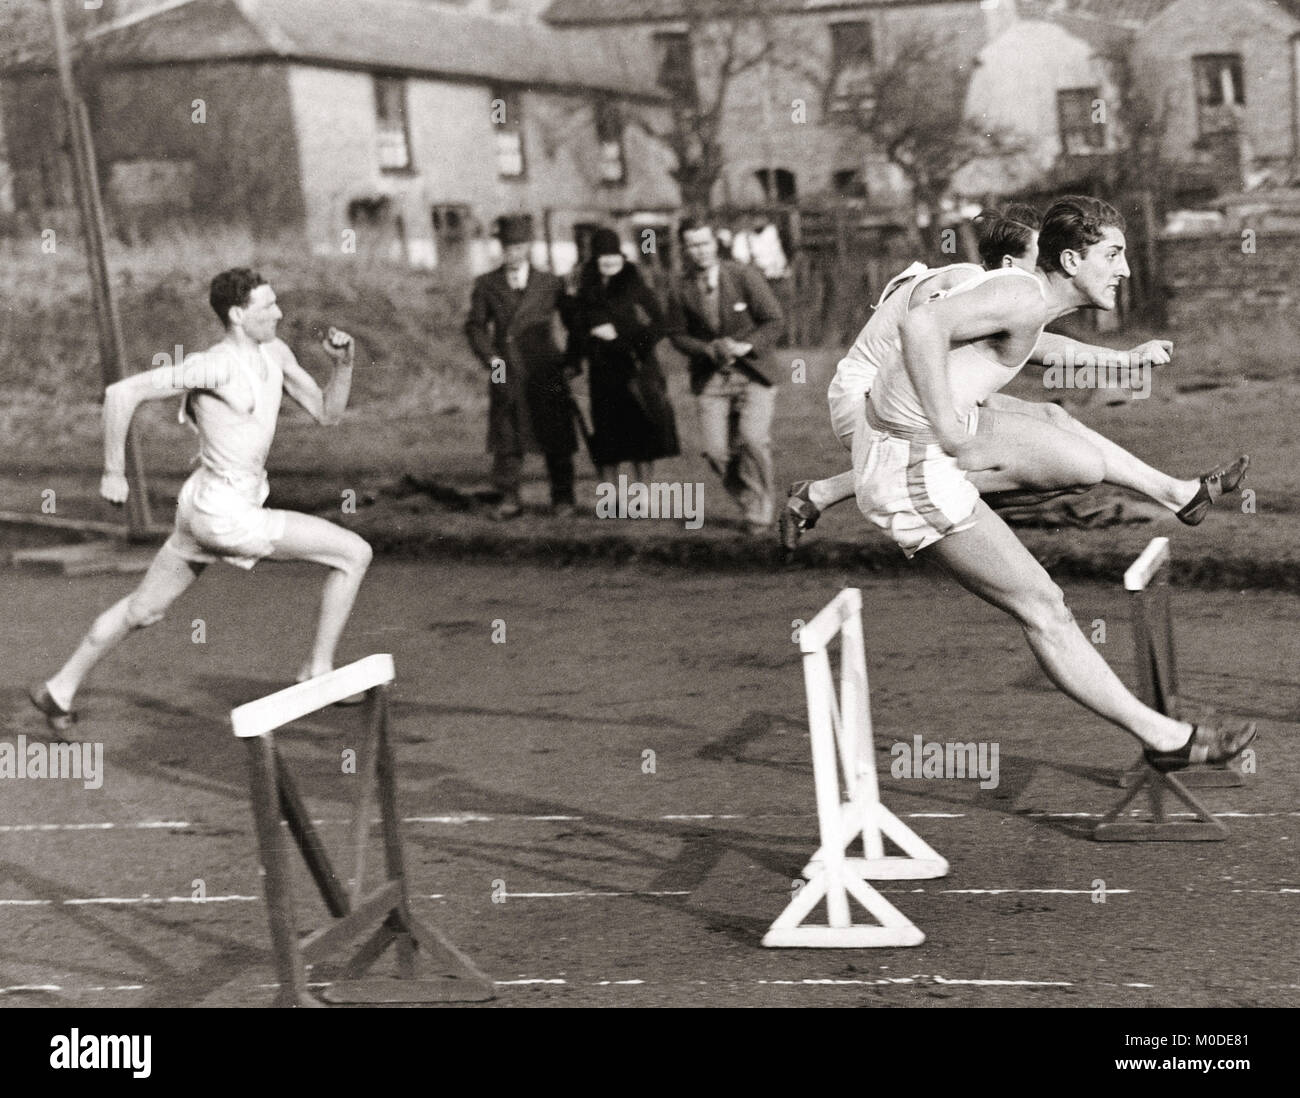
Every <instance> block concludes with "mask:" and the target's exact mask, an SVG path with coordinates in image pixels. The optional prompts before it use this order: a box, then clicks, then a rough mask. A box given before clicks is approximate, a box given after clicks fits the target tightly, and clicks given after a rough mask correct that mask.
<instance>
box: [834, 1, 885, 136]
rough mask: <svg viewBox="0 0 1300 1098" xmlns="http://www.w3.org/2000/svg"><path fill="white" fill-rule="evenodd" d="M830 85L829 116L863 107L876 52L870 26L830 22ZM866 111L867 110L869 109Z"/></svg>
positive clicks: (858, 23)
mask: <svg viewBox="0 0 1300 1098" xmlns="http://www.w3.org/2000/svg"><path fill="white" fill-rule="evenodd" d="M830 31H831V73H832V76H833V83H832V85H831V100H830V109H831V112H832V113H843V112H853V111H856V110H858V109H859V108H860V107H862V106H863V105H864V104H863V100H864V98H865V97H867V96H869V95H870V91H871V64H872V60H873V58H874V54H875V50H874V46H873V43H872V36H871V24H870V23H868V22H866V21H865V20H855V21H854V22H851V23H832V24H831V25H830ZM868 109H869V108H868Z"/></svg>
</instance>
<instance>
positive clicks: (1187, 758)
mask: <svg viewBox="0 0 1300 1098" xmlns="http://www.w3.org/2000/svg"><path fill="white" fill-rule="evenodd" d="M1254 739H1255V722H1254V721H1234V720H1218V721H1215V722H1214V723H1212V724H1211V723H1208V722H1206V723H1202V724H1196V725H1193V726H1192V734H1191V736H1189V737H1188V739H1187V743H1185V744H1184V745H1183V746H1182V747H1180V748H1178V750H1177V751H1153V750H1152V749H1151V748H1147V749H1146V751H1144V752H1143V754H1144V755H1145V756H1146V760H1147V762H1148V763H1150V764H1151V765H1152V766H1153V767H1155V768H1156V769H1157V770H1160V771H1165V772H1168V771H1170V770H1185V769H1186V768H1187V767H1189V766H1197V765H1199V764H1201V763H1221V762H1227V761H1228V760H1229V759H1235V758H1236V757H1237V756H1238V755H1240V754H1241V753H1242V752H1243V751H1245V750H1246V748H1247V747H1249V746H1250V744H1251V742H1252V741H1253V740H1254Z"/></svg>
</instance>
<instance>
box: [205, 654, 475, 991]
mask: <svg viewBox="0 0 1300 1098" xmlns="http://www.w3.org/2000/svg"><path fill="white" fill-rule="evenodd" d="M395 678H396V672H395V670H394V667H393V657H392V656H390V655H373V656H367V657H365V658H364V659H361V660H358V661H357V662H356V663H350V664H348V665H347V666H346V667H340V668H338V669H337V670H334V671H330V672H328V673H327V674H324V675H319V676H317V677H316V678H314V679H308V680H307V681H306V682H302V683H299V684H298V685H296V686H290V687H288V688H287V689H284V690H280V691H277V692H276V693H274V694H268V695H267V696H266V697H263V698H258V699H257V700H256V701H251V702H248V703H247V704H246V705H241V706H238V707H237V708H235V709H232V710H231V712H230V723H231V727H232V728H233V730H234V733H235V736H236V737H238V738H239V739H242V740H243V741H244V742H245V743H246V744H247V746H248V763H249V776H250V786H251V793H252V804H253V822H254V825H255V827H256V830H257V846H258V854H259V857H260V859H261V876H262V887H263V892H264V895H265V898H266V906H267V914H268V916H269V919H270V925H271V946H272V952H273V954H274V956H275V966H276V973H277V976H278V978H279V985H280V987H279V993H278V995H277V998H276V1000H275V1005H276V1006H288V1007H298V1006H301V1007H319V1006H322V1005H324V1004H322V1003H321V1002H320V1001H318V1000H317V999H315V998H314V997H313V996H311V995H310V994H309V993H308V991H307V975H306V970H307V968H308V966H310V965H314V964H318V963H320V962H322V961H324V960H326V959H327V958H328V957H329V956H330V955H331V954H333V953H334V952H335V951H337V950H340V949H342V948H344V947H345V946H348V945H350V944H352V943H353V942H355V941H356V940H357V939H359V938H361V937H362V936H363V935H366V934H367V933H368V932H369V937H368V938H366V940H365V941H364V943H363V944H362V945H361V947H360V948H359V949H358V950H357V951H356V953H355V954H354V955H353V956H352V957H351V958H350V959H349V960H348V961H347V963H346V965H345V966H344V967H343V969H342V971H341V972H340V974H339V979H338V981H336V982H334V983H332V984H331V986H330V987H328V988H327V989H326V990H325V991H324V992H323V994H322V997H323V998H324V999H326V1000H327V1001H329V1002H332V1003H433V1002H481V1001H483V1000H486V999H491V998H493V997H494V986H493V983H492V981H491V979H490V978H489V977H487V976H485V975H484V974H483V973H482V972H480V971H479V969H478V968H477V967H476V966H475V964H474V962H473V961H471V960H470V959H469V957H467V956H466V955H465V954H464V953H462V952H461V951H460V950H459V949H457V948H456V946H455V945H453V944H452V943H451V942H450V941H449V940H448V939H447V938H446V937H445V936H444V935H443V934H441V933H440V932H439V931H437V930H435V929H433V928H430V927H428V926H426V925H424V924H423V923H420V922H417V921H416V920H415V919H414V918H412V916H411V910H410V896H409V894H408V891H407V884H406V869H405V860H404V857H403V853H402V837H401V831H400V825H401V817H400V816H399V815H398V811H397V788H396V768H395V765H394V761H393V752H392V746H391V744H390V743H389V717H388V685H389V684H390V683H392V682H393V680H394V679H395ZM362 691H364V692H365V693H366V721H365V733H364V735H363V737H362V739H361V741H360V743H359V745H358V750H357V773H356V779H357V790H356V815H355V818H354V820H353V825H352V834H351V843H350V845H351V849H352V865H353V875H352V887H351V890H350V891H349V890H347V889H345V888H344V886H343V884H342V882H341V881H340V880H339V878H338V876H337V874H336V873H335V872H334V867H333V865H332V863H331V862H330V859H329V856H328V854H327V852H326V850H325V845H324V843H322V842H321V839H320V837H319V835H318V834H317V832H316V830H315V828H314V827H313V826H312V822H311V817H310V816H309V815H308V813H307V809H306V806H305V805H304V803H303V800H302V798H301V796H300V795H299V793H298V789H297V786H296V784H295V783H294V781H293V778H292V777H291V775H290V773H289V770H288V768H287V767H286V766H285V763H284V760H283V759H282V758H281V756H280V753H279V750H278V749H277V748H276V745H275V739H274V732H275V730H276V729H278V728H281V727H283V726H284V725H286V724H289V723H291V722H293V721H296V720H299V719H300V718H302V717H305V716H307V715H308V714H310V713H314V712H316V711H317V710H319V709H324V708H325V707H327V706H330V705H333V704H334V703H335V702H337V701H340V700H342V699H343V698H346V697H348V696H349V695H352V694H358V693H361V692H362ZM372 782H373V784H374V787H375V792H376V793H377V794H378V799H379V810H380V825H381V828H382V832H383V842H384V859H385V869H386V873H385V880H384V883H383V884H381V885H380V886H378V887H377V888H375V889H373V890H372V891H370V892H368V893H367V892H365V890H364V880H365V868H366V867H365V851H366V843H367V840H368V838H369V835H370V816H371V812H372V811H373V809H372V806H371V798H372V791H371V784H372ZM282 819H283V822H284V823H286V824H287V825H288V829H289V833H290V835H292V836H293V840H294V842H295V843H296V844H297V846H298V849H299V851H300V852H301V853H302V857H303V860H304V861H305V862H306V864H307V868H308V870H309V871H310V873H311V876H312V879H313V880H314V882H315V884H316V887H317V889H318V890H319V891H320V894H321V898H322V899H323V900H324V901H325V906H326V908H327V909H328V910H329V913H330V915H331V916H333V918H334V920H335V921H334V922H333V923H330V924H329V925H327V926H325V927H323V928H321V929H319V930H315V931H313V932H311V933H309V934H307V935H306V936H305V937H302V938H301V939H300V938H299V931H298V921H297V918H296V915H295V910H294V900H293V892H292V890H291V887H290V883H291V881H290V861H289V843H288V839H287V837H286V836H285V834H284V831H283V829H282V828H281V826H280V824H281V821H282ZM389 946H395V947H396V951H397V969H398V976H397V978H396V979H393V978H386V977H370V978H363V976H364V974H365V973H366V972H367V971H368V970H369V968H370V966H371V965H372V964H374V962H375V961H376V960H378V958H379V957H380V956H381V955H382V954H383V953H384V951H385V950H386V949H387V948H388V947H389ZM435 956H436V957H437V958H439V961H438V970H437V974H436V975H435V976H432V977H430V976H427V975H417V973H419V971H420V967H425V968H427V967H428V966H427V965H423V966H420V967H417V966H418V965H419V963H420V962H429V961H431V960H432V959H433V957H435Z"/></svg>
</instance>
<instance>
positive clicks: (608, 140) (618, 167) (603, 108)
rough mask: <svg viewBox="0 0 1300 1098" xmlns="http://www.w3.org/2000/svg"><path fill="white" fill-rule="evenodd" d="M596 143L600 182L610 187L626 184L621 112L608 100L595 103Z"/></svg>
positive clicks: (599, 100) (615, 104)
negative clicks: (598, 150) (598, 156)
mask: <svg viewBox="0 0 1300 1098" xmlns="http://www.w3.org/2000/svg"><path fill="white" fill-rule="evenodd" d="M595 109H596V141H597V143H598V144H599V145H600V181H601V182H602V183H605V184H609V185H611V186H616V185H619V184H622V183H626V182H627V161H626V159H625V158H624V156H623V112H622V111H620V110H619V108H618V104H617V103H611V102H610V101H609V100H608V99H598V100H597V101H596V108H595Z"/></svg>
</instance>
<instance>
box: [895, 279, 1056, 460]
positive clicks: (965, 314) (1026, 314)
mask: <svg viewBox="0 0 1300 1098" xmlns="http://www.w3.org/2000/svg"><path fill="white" fill-rule="evenodd" d="M1023 281H1024V280H1023V279H1019V278H1017V279H1014V280H1012V279H1001V278H1000V279H994V280H993V281H990V282H986V283H985V284H984V285H982V286H978V287H976V288H975V289H974V290H971V291H969V292H968V293H963V294H957V295H955V296H953V297H944V298H939V299H938V300H937V301H928V302H926V303H925V304H923V305H917V306H916V307H915V308H913V309H912V311H911V312H910V313H908V315H907V319H906V320H905V321H904V322H903V326H902V343H903V364H904V366H905V367H906V368H907V375H908V377H909V378H910V379H911V382H912V385H913V386H914V387H915V388H916V393H917V396H919V397H920V398H921V407H922V408H923V409H924V410H925V416H926V419H927V420H929V422H930V426H931V427H932V428H933V429H934V433H935V435H936V437H937V438H938V440H939V444H940V445H941V446H942V447H943V448H944V450H945V452H947V453H949V454H956V452H957V449H958V448H959V447H960V446H961V445H962V444H963V443H965V442H968V441H969V436H968V435H967V433H966V425H965V424H964V423H963V422H962V421H961V420H960V419H959V418H958V416H957V411H956V408H955V407H954V405H953V401H952V385H951V384H950V382H949V379H948V352H949V351H950V350H951V349H952V347H953V346H954V345H959V344H963V343H972V342H974V341H975V340H979V339H986V338H988V337H990V336H995V335H1000V334H1004V333H1007V332H1010V333H1012V334H1015V333H1019V332H1024V333H1029V332H1034V333H1036V332H1037V330H1038V329H1039V328H1040V327H1041V326H1042V323H1043V320H1044V310H1043V300H1042V296H1041V295H1040V294H1039V293H1038V291H1037V289H1036V288H1034V287H1030V286H1026V285H1023V284H1022V283H1023Z"/></svg>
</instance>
